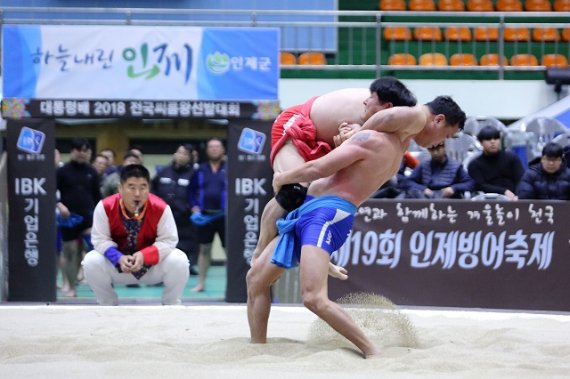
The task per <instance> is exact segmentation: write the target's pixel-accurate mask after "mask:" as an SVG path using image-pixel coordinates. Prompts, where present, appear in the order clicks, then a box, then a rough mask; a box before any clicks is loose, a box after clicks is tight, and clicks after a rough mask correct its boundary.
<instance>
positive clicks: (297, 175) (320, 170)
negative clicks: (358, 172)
mask: <svg viewBox="0 0 570 379" xmlns="http://www.w3.org/2000/svg"><path fill="white" fill-rule="evenodd" d="M372 134H373V132H370V131H362V132H358V133H356V134H355V135H354V136H352V138H350V139H349V140H348V141H347V142H346V143H343V144H342V145H341V146H339V147H338V148H336V149H334V150H333V151H331V152H330V153H328V154H327V155H325V156H323V157H321V158H319V159H316V160H313V161H309V162H305V163H304V164H303V165H301V166H299V167H296V168H293V169H291V170H287V171H285V172H282V173H276V174H275V175H274V176H273V189H274V190H275V192H276V193H277V192H278V191H279V189H280V188H281V187H282V186H283V185H284V184H289V183H303V182H312V181H314V180H317V179H320V178H326V177H328V176H331V175H332V174H334V173H335V172H337V171H339V170H342V169H343V168H346V167H348V166H350V165H351V164H353V163H354V162H356V161H358V160H360V159H363V158H364V156H365V153H366V147H365V146H366V142H367V141H368V140H369V139H370V138H371V137H372Z"/></svg>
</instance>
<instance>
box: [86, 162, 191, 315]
mask: <svg viewBox="0 0 570 379" xmlns="http://www.w3.org/2000/svg"><path fill="white" fill-rule="evenodd" d="M149 189H150V175H149V172H148V170H147V169H146V168H145V167H144V166H142V165H139V164H133V165H129V166H125V167H124V168H123V170H122V171H121V179H120V184H119V193H117V194H114V195H111V196H108V197H106V198H104V199H103V200H101V201H100V202H99V203H98V204H97V206H96V207H95V211H94V214H93V228H92V231H91V238H92V242H93V246H94V248H95V249H94V250H92V251H90V252H89V253H87V255H86V256H85V258H84V259H83V262H82V265H83V270H84V272H85V279H86V280H87V283H88V284H89V286H90V287H91V289H92V290H93V292H95V296H96V297H97V302H98V303H99V304H100V305H118V303H119V300H118V297H117V293H116V292H115V290H114V289H113V284H139V283H140V284H158V283H164V292H163V294H162V304H164V305H173V304H180V303H181V300H180V298H181V297H182V291H183V290H184V287H185V286H186V282H187V280H188V274H189V262H188V258H187V257H186V254H185V253H184V252H182V251H181V250H179V249H176V244H177V243H178V232H177V229H176V223H175V221H174V216H173V215H172V211H171V209H170V207H169V206H168V205H167V204H166V203H165V202H164V201H162V200H161V199H160V198H159V197H157V196H155V195H153V194H151V193H149Z"/></svg>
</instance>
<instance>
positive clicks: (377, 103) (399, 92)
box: [362, 76, 417, 121]
mask: <svg viewBox="0 0 570 379" xmlns="http://www.w3.org/2000/svg"><path fill="white" fill-rule="evenodd" d="M416 102H417V101H416V97H415V96H414V94H412V93H411V92H410V90H409V89H408V88H407V87H406V86H405V85H404V84H403V83H402V82H400V81H399V80H398V79H396V78H392V77H389V76H386V77H382V78H380V79H376V80H375V81H373V82H372V84H370V96H369V97H368V98H367V99H366V100H364V115H363V117H362V119H363V120H364V121H366V120H368V119H369V118H370V117H371V116H372V115H373V114H374V113H376V112H378V111H381V110H383V109H387V108H392V107H401V106H405V107H413V106H414V105H416Z"/></svg>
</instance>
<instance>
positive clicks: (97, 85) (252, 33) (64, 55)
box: [2, 25, 279, 101]
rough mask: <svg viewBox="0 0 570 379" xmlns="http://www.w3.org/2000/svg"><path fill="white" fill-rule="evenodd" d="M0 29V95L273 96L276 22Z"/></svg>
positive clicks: (276, 71)
mask: <svg viewBox="0 0 570 379" xmlns="http://www.w3.org/2000/svg"><path fill="white" fill-rule="evenodd" d="M2 35H3V52H4V54H3V62H2V63H3V74H4V75H3V76H4V83H3V94H4V97H5V98H21V99H71V100H73V99H109V100H114V99H130V100H218V101H228V100H231V101H252V100H253V101H255V100H277V99H278V80H279V63H278V53H279V30H278V29H276V28H200V27H152V26H148V27H147V26H79V25H66V26H59V25H4V27H3V34H2Z"/></svg>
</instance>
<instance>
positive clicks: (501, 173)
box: [467, 125, 524, 200]
mask: <svg viewBox="0 0 570 379" xmlns="http://www.w3.org/2000/svg"><path fill="white" fill-rule="evenodd" d="M477 139H478V140H479V142H481V145H482V146H483V153H482V154H481V155H480V156H478V157H477V158H475V159H473V160H472V161H471V163H469V167H468V168H467V170H468V172H469V175H470V176H471V177H472V178H473V180H475V190H477V191H483V192H484V193H497V194H501V195H505V196H507V197H508V198H509V199H510V200H516V199H517V195H516V194H515V192H516V189H517V185H518V184H519V181H520V179H521V177H522V175H523V172H524V168H523V165H522V163H521V160H520V158H519V157H518V155H516V154H514V153H512V152H510V151H503V150H502V145H501V132H500V131H499V129H497V128H496V127H494V126H491V125H487V126H484V127H483V128H481V130H480V131H479V133H478V134H477Z"/></svg>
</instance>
